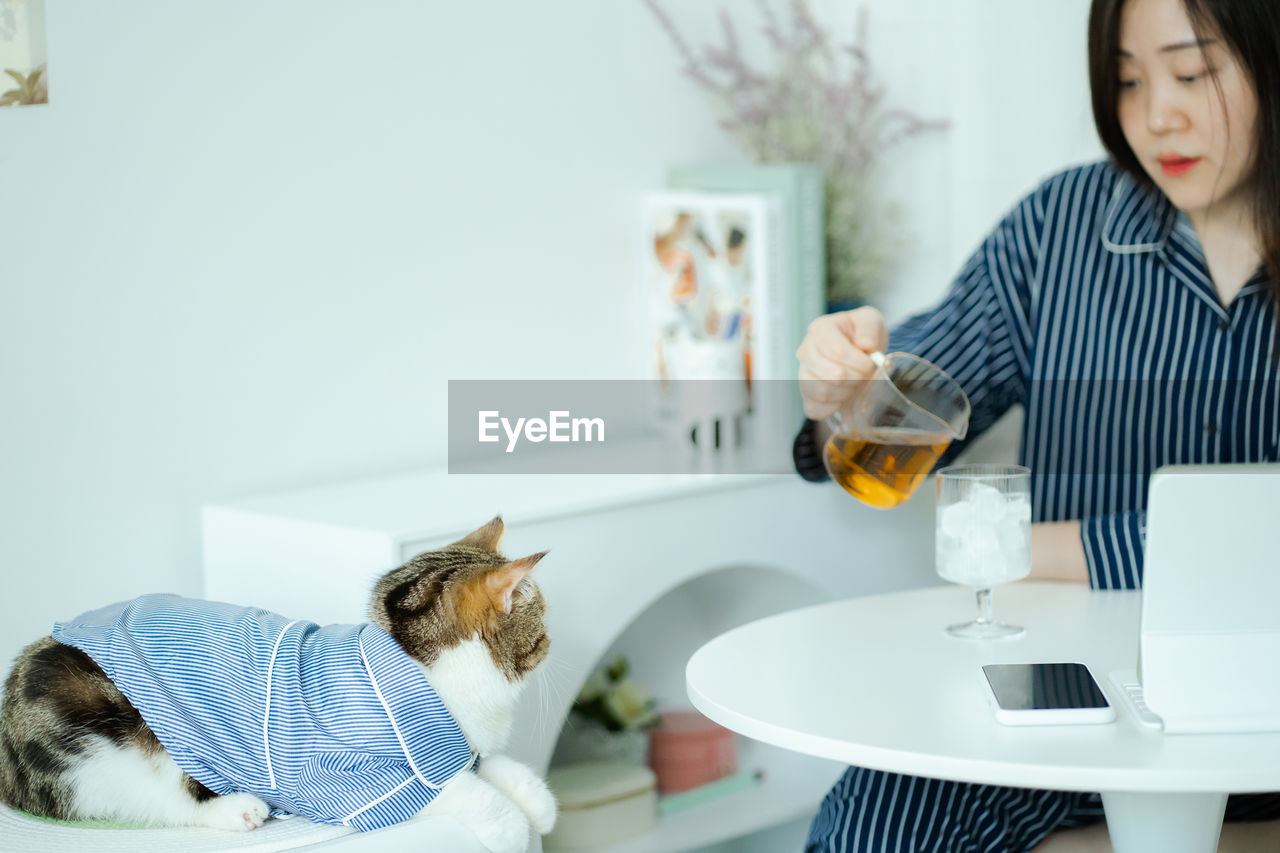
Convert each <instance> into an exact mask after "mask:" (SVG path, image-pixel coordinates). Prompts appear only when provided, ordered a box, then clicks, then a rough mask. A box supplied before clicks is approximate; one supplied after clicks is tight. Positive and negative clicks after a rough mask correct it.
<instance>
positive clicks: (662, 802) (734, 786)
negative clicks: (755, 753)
mask: <svg viewBox="0 0 1280 853" xmlns="http://www.w3.org/2000/svg"><path fill="white" fill-rule="evenodd" d="M763 779H764V772H763V771H760V770H743V771H741V772H739V773H732V774H730V775H728V776H725V777H723V778H720V779H717V780H715V781H714V782H708V783H706V784H705V785H699V786H698V787H696V788H690V789H689V790H687V791H678V792H676V793H674V794H663V795H662V796H660V797H658V814H659V815H669V814H675V813H676V812H682V811H684V810H685V809H690V808H693V807H695V806H700V805H702V804H703V803H706V802H710V801H711V800H715V799H718V798H720V797H727V796H728V795H730V794H736V793H738V792H739V791H745V790H747V789H748V788H753V787H755V786H756V785H758V784H760V782H761V781H762V780H763Z"/></svg>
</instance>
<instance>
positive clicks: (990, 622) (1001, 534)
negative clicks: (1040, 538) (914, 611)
mask: <svg viewBox="0 0 1280 853" xmlns="http://www.w3.org/2000/svg"><path fill="white" fill-rule="evenodd" d="M936 549H937V550H936V568H937V570H938V574H939V575H941V576H942V578H943V580H948V581H951V582H952V583H958V584H963V585H964V586H967V587H971V588H972V589H973V590H974V592H975V593H976V595H977V600H978V616H977V618H975V619H973V620H972V621H970V622H962V623H960V624H957V625H950V626H948V627H947V633H949V634H951V635H952V636H954V637H964V638H967V639H979V640H990V639H1003V638H1011V637H1017V636H1020V635H1021V634H1023V633H1024V631H1025V629H1024V628H1021V627H1019V626H1017V625H1006V624H1005V623H1003V622H1001V621H999V620H997V619H996V618H995V617H994V616H992V602H991V597H992V589H993V588H994V587H995V586H997V585H998V584H1002V583H1008V582H1009V581H1016V580H1020V579H1021V578H1025V577H1026V576H1027V575H1028V574H1030V572H1031V472H1030V471H1029V470H1028V469H1026V468H1023V467H1022V466H1021V465H953V466H951V467H949V468H943V469H942V470H940V471H939V472H938V512H937V530H936Z"/></svg>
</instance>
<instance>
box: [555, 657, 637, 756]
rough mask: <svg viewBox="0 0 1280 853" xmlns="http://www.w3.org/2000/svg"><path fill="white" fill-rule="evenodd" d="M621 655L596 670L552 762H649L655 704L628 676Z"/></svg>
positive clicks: (577, 705)
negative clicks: (650, 731)
mask: <svg viewBox="0 0 1280 853" xmlns="http://www.w3.org/2000/svg"><path fill="white" fill-rule="evenodd" d="M630 669H631V667H630V664H629V663H628V662H627V659H626V657H624V656H622V655H619V656H617V657H615V658H614V659H613V660H611V661H610V662H609V663H608V664H607V665H606V666H605V667H604V668H602V669H600V670H597V671H596V672H594V673H593V674H592V675H591V677H590V678H588V679H587V682H586V684H584V685H583V687H582V690H581V692H579V693H578V698H577V699H576V700H575V701H574V703H573V707H572V708H571V709H570V711H569V720H568V724H567V725H566V726H565V729H564V731H563V732H561V735H560V741H559V743H557V744H556V751H555V756H554V758H553V759H552V764H556V765H561V764H572V763H576V762H579V761H625V762H627V763H629V764H641V765H642V764H645V762H646V761H647V758H648V748H649V730H650V729H651V728H653V727H654V726H655V725H657V723H658V714H657V711H656V710H655V707H656V705H657V703H656V701H655V700H654V699H653V697H652V696H650V695H649V692H648V691H647V690H646V689H645V688H644V686H643V685H641V684H640V683H639V682H637V681H635V680H634V679H632V678H631V677H630V676H629V675H628V673H629V671H630Z"/></svg>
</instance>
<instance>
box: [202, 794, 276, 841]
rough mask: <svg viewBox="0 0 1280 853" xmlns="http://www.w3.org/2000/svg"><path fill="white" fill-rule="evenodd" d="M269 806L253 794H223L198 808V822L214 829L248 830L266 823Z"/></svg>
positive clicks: (269, 812) (269, 811) (269, 810)
mask: <svg viewBox="0 0 1280 853" xmlns="http://www.w3.org/2000/svg"><path fill="white" fill-rule="evenodd" d="M270 814H271V807H270V806H268V805H267V804H266V803H264V802H263V801H262V800H260V799H258V798H257V797H255V796H254V795H253V794H224V795H222V796H221V797H215V798H214V799H212V800H209V801H208V802H206V803H205V804H204V805H203V806H201V808H200V822H201V824H203V825H204V826H208V827H212V828H214V829H225V830H229V831H231V832H248V831H249V830H251V829H257V828H258V827H260V826H262V824H264V823H266V820H267V817H268V816H269V815H270Z"/></svg>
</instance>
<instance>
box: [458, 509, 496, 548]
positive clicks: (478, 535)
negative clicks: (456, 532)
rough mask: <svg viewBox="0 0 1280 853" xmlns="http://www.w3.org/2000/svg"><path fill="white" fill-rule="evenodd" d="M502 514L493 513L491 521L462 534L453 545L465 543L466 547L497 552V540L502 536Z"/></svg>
mask: <svg viewBox="0 0 1280 853" xmlns="http://www.w3.org/2000/svg"><path fill="white" fill-rule="evenodd" d="M502 531H503V525H502V516H500V515H495V516H494V517H493V521H490V522H489V523H488V524H486V525H484V526H483V527H478V528H476V529H475V530H473V531H471V532H470V533H468V534H467V535H466V536H463V537H462V538H461V539H459V540H458V541H457V542H454V543H453V544H454V545H465V546H467V547H468V548H479V549H480V550H481V551H487V552H488V553H490V554H496V553H498V540H500V539H501V538H502Z"/></svg>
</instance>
